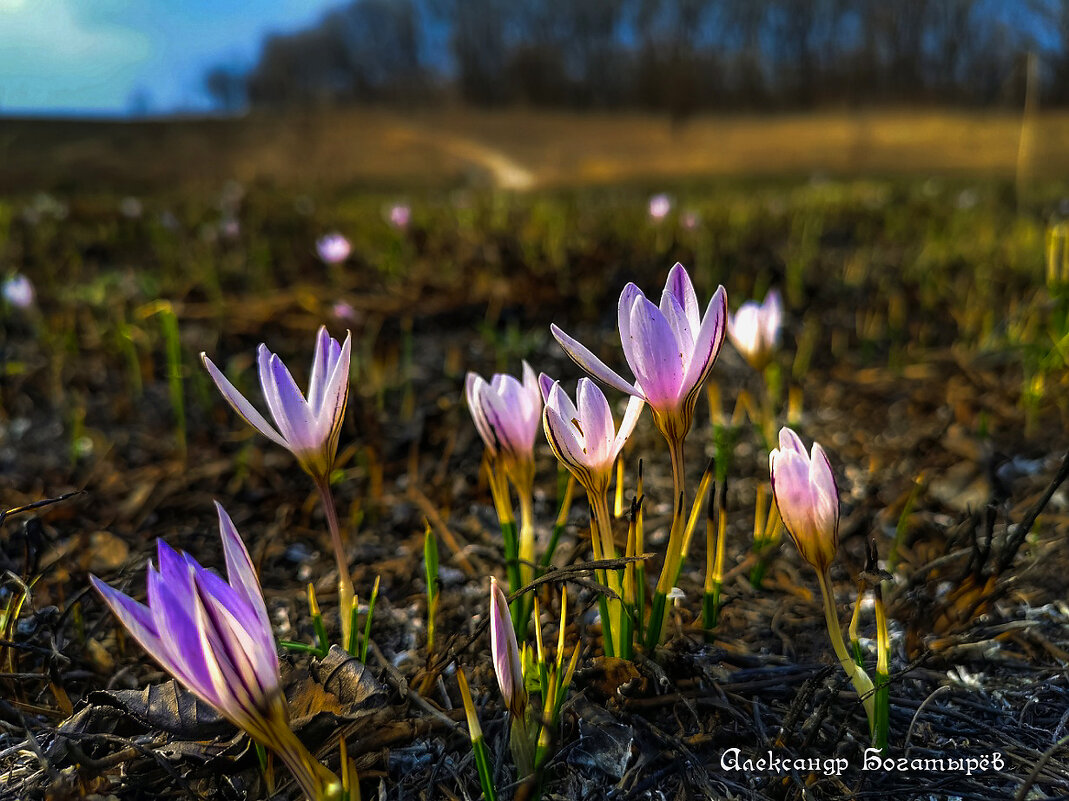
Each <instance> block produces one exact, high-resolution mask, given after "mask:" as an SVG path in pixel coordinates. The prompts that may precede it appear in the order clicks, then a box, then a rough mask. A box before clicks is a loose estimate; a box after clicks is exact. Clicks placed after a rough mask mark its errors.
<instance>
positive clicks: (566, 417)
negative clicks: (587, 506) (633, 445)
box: [538, 373, 644, 496]
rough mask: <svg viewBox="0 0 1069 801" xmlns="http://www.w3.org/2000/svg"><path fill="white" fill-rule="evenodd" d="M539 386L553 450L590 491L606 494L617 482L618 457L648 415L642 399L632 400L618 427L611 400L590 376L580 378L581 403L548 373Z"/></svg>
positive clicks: (591, 492)
mask: <svg viewBox="0 0 1069 801" xmlns="http://www.w3.org/2000/svg"><path fill="white" fill-rule="evenodd" d="M538 385H539V388H540V389H541V391H542V397H543V398H544V399H545V402H546V407H545V410H544V411H543V412H542V425H543V427H544V428H545V432H546V439H547V440H549V445H550V447H551V448H552V449H553V453H555V454H556V456H557V458H558V459H559V460H560V462H561V464H563V465H564V466H565V467H566V468H568V470H569V472H571V473H572V475H574V476H575V479H576V481H578V482H579V483H580V484H581V485H582V486H583V489H585V490H586V491H587V493H589V494H590V495H591V496H598V495H601V494H603V493H604V492H605V491H606V490H608V488H609V483H610V482H611V481H612V468H613V464H615V462H616V457H618V456H619V455H620V451H622V450H623V447H624V445H625V444H626V443H627V440H628V438H629V437H630V436H631V433H632V432H633V431H634V430H635V424H636V423H638V418H639V416H640V415H641V414H642V407H643V405H644V404H643V400H642V398H640V397H632V398H631V399H630V400H629V401H628V403H627V410H626V411H625V412H624V416H623V419H622V420H621V421H620V428H619V429H617V428H616V424H615V423H614V422H613V419H612V410H611V409H610V408H609V402H608V401H607V400H605V395H604V394H603V393H602V391H601V390H600V389H598V385H597V384H595V383H594V382H593V381H591V380H590V379H589V378H580V379H579V385H578V387H577V389H576V393H575V396H576V401H577V403H572V399H571V398H569V397H568V395H567V393H565V391H564V389H563V388H562V387H561V385H560V382H559V381H554V380H553V379H552V378H550V377H549V376H548V375H546V374H545V373H542V375H540V376H539V378H538Z"/></svg>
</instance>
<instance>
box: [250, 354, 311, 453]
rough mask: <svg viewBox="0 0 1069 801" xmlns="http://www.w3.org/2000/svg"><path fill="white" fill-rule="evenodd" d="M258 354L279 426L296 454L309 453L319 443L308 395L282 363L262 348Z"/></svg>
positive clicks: (266, 392) (267, 395) (262, 378)
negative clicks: (303, 393) (302, 391)
mask: <svg viewBox="0 0 1069 801" xmlns="http://www.w3.org/2000/svg"><path fill="white" fill-rule="evenodd" d="M257 355H258V360H259V366H260V384H261V386H262V388H263V393H264V399H265V400H266V401H267V407H268V408H269V409H270V410H271V416H272V417H273V418H274V419H275V425H277V426H278V430H279V431H280V432H281V433H282V436H283V437H285V438H286V444H287V447H288V448H289V449H290V450H291V451H293V452H294V453H295V454H305V453H307V452H308V451H310V450H313V449H314V448H315V447H316V445H317V444H319V443H318V442H317V436H316V431H315V427H316V421H315V418H314V417H313V415H312V410H311V409H309V408H308V403H307V402H306V401H305V399H304V395H302V394H301V391H300V390H299V389H298V388H297V384H296V383H295V382H294V380H293V376H292V375H290V371H289V370H288V369H287V368H286V365H285V364H283V363H282V360H281V359H279V358H278V356H276V355H275V354H273V353H271V352H270V351H269V350H268V349H267V347H266V346H264V345H261V346H260V350H259V353H258V354H257Z"/></svg>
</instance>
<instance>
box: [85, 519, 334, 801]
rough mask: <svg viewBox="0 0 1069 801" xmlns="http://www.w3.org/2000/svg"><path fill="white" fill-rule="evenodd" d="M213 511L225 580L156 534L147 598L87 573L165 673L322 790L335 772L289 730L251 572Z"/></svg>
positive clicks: (230, 527) (316, 795)
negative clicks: (142, 600) (133, 595)
mask: <svg viewBox="0 0 1069 801" xmlns="http://www.w3.org/2000/svg"><path fill="white" fill-rule="evenodd" d="M216 511H217V512H218V515H219V534H220V536H221V537H222V540H223V556H224V559H225V561H226V571H227V581H223V579H222V578H220V577H219V576H218V575H217V574H216V573H214V572H213V571H210V570H207V569H205V568H203V567H201V565H200V564H199V563H198V562H197V561H196V560H195V559H193V557H191V556H190V555H189V554H185V553H178V552H177V551H175V550H173V549H172V548H171V547H170V546H169V545H167V543H165V542H164V541H163V540H157V560H158V567H155V566H153V565H152V564H151V563H150V564H149V567H148V605H147V606H145V605H143V604H140V603H138V602H137V601H135V600H133V599H132V598H130V597H129V596H127V595H124V594H123V593H121V592H119V591H118V590H115V589H113V588H112V587H110V586H108V585H107V584H105V583H104V582H103V581H101V580H100V579H98V578H97V577H96V576H90V581H91V582H92V583H93V586H94V587H95V588H96V589H97V591H98V592H99V593H100V594H101V596H102V597H103V598H104V601H105V603H107V605H108V606H109V607H110V609H111V611H112V612H113V613H114V614H115V616H116V617H117V618H118V619H119V621H120V622H121V623H122V624H123V626H125V627H126V629H127V630H128V631H129V632H130V634H131V635H133V637H134V639H135V640H137V641H138V643H140V644H141V647H142V648H144V649H145V650H146V651H148V652H149V654H151V655H152V657H153V658H154V659H155V660H156V661H157V662H159V663H160V664H161V665H162V666H163V667H164V669H165V670H167V672H168V673H170V674H171V675H173V676H174V677H175V678H176V679H178V681H180V682H181V683H182V684H184V685H185V686H186V687H187V688H189V690H190V691H191V692H192V693H193V694H195V695H196V696H198V697H199V698H200V699H201V700H203V701H204V702H206V703H208V704H210V705H211V706H213V707H215V709H217V710H218V711H219V713H220V714H222V715H223V716H224V717H225V718H226V719H227V720H229V721H230V722H231V723H233V724H234V725H235V726H237V727H239V728H241V729H244V730H245V731H246V732H248V734H249V735H250V736H251V737H252V738H253V739H254V740H256V741H257V742H259V743H261V744H263V745H265V746H267V747H269V748H271V749H272V750H273V751H275V752H276V753H277V754H278V755H279V756H280V757H281V758H282V759H283V761H284V762H285V763H286V765H287V766H288V767H289V768H290V770H291V771H293V774H294V776H295V777H296V778H297V780H298V781H299V782H300V784H301V787H302V788H303V789H304V791H305V792H306V793H308V795H309V797H310V798H313V799H320V798H326V797H328V794H329V793H330V792H332V791H334V785H336V784H337V780H336V778H335V777H334V776H332V775H331V774H330V772H329V771H327V769H326V768H324V767H323V766H322V765H321V764H319V763H318V762H317V761H316V760H315V758H314V757H313V756H312V755H311V754H310V753H309V752H308V750H307V749H306V748H305V747H304V746H303V745H302V744H301V742H300V741H299V740H298V739H297V737H296V736H295V735H294V734H293V731H292V730H291V729H290V726H289V711H288V709H287V707H286V698H285V696H284V695H283V694H282V689H281V687H280V686H279V675H278V655H277V653H276V652H275V641H274V637H273V636H272V633H271V624H270V622H269V620H268V617H267V608H266V606H265V605H264V599H263V592H262V591H261V590H260V583H259V581H258V580H257V578H256V571H255V569H254V567H253V564H252V560H251V559H250V558H249V552H248V551H247V550H246V548H245V545H244V543H243V542H242V541H241V537H240V536H239V535H238V532H237V530H236V529H235V528H234V524H233V522H232V521H231V520H230V517H229V516H228V515H227V513H226V512H225V511H224V510H223V507H222V506H220V505H219V504H218V503H217V504H216Z"/></svg>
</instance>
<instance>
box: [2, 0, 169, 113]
mask: <svg viewBox="0 0 1069 801" xmlns="http://www.w3.org/2000/svg"><path fill="white" fill-rule="evenodd" d="M77 2H79V0H33V1H32V2H26V1H25V0H0V110H3V109H7V110H10V109H20V108H25V109H29V108H45V107H51V108H64V107H66V108H78V109H87V110H91V109H116V108H121V106H122V105H123V103H124V102H125V100H126V97H127V95H128V94H129V91H130V82H131V81H132V80H134V77H135V76H136V74H137V70H138V65H139V64H141V63H142V62H143V61H144V60H145V59H146V58H148V57H149V56H150V55H151V52H152V44H151V42H150V41H149V40H148V38H147V37H145V36H144V35H143V34H142V33H140V32H138V31H136V30H133V29H131V28H127V27H123V26H121V25H117V24H114V23H108V22H103V21H99V20H96V21H93V20H86V19H84V18H81V17H79V16H78V15H77V14H76V13H75V12H74V9H73V8H72V4H73V3H77Z"/></svg>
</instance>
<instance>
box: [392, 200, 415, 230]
mask: <svg viewBox="0 0 1069 801" xmlns="http://www.w3.org/2000/svg"><path fill="white" fill-rule="evenodd" d="M387 218H388V219H389V221H390V225H392V226H393V227H394V228H397V229H400V230H404V229H405V228H407V227H408V223H409V222H411V220H412V208H411V207H410V206H409V205H408V204H407V203H394V204H393V205H392V206H390V212H389V214H388V215H387Z"/></svg>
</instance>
